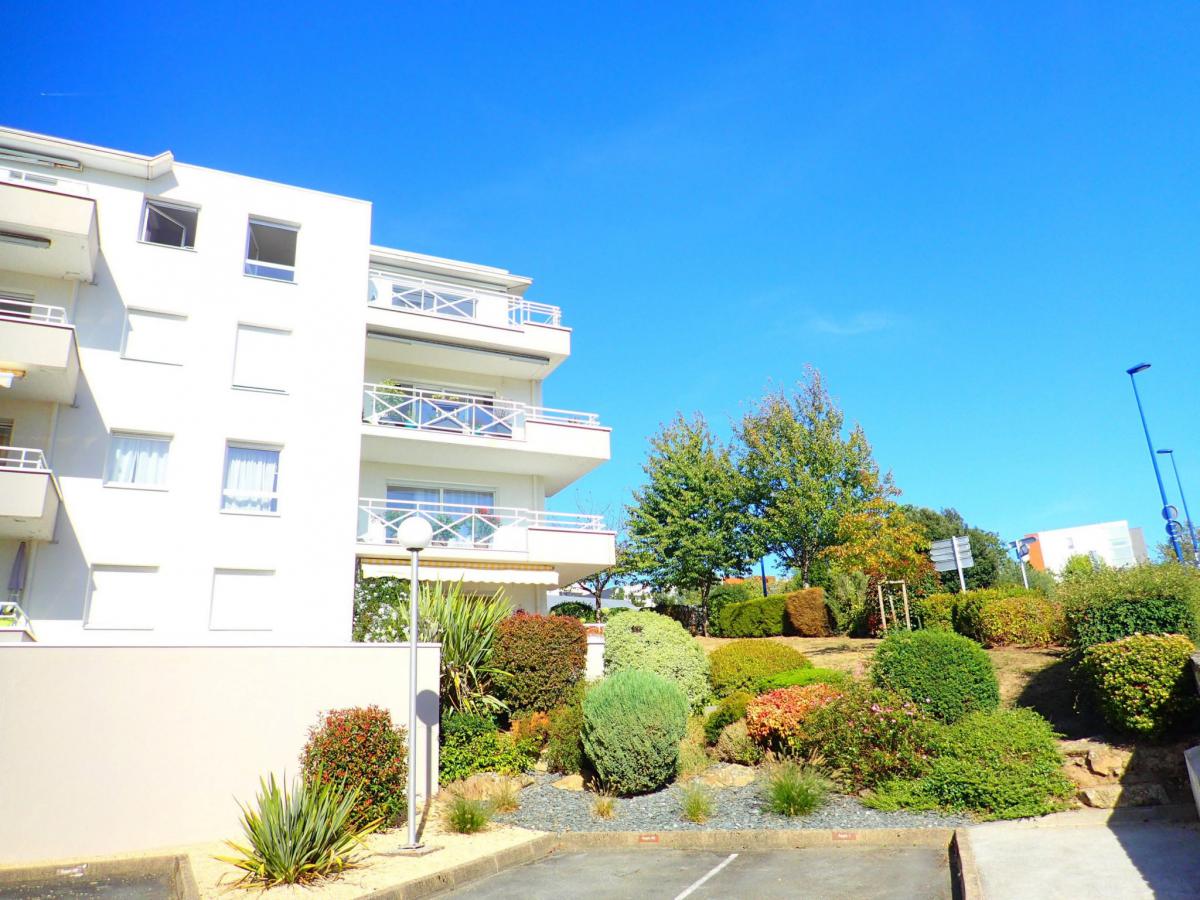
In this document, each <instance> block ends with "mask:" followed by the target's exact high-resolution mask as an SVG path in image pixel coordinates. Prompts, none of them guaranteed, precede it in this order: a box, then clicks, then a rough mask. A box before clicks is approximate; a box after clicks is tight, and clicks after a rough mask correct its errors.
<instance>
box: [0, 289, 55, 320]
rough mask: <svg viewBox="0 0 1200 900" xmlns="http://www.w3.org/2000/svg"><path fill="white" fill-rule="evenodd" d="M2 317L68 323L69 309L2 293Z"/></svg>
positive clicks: (0, 309)
mask: <svg viewBox="0 0 1200 900" xmlns="http://www.w3.org/2000/svg"><path fill="white" fill-rule="evenodd" d="M0 319H9V320H14V321H21V322H43V323H46V324H49V325H66V324H67V311H66V310H65V309H63V308H62V307H61V306H48V305H46V304H45V303H34V302H33V301H31V300H22V299H20V298H18V297H6V296H5V295H3V294H0Z"/></svg>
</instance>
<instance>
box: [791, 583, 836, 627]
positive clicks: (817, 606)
mask: <svg viewBox="0 0 1200 900" xmlns="http://www.w3.org/2000/svg"><path fill="white" fill-rule="evenodd" d="M783 603H784V609H785V610H786V612H787V621H788V625H790V626H791V631H790V633H792V634H798V635H800V636H801V637H825V636H826V635H828V634H830V633H832V631H833V623H832V622H831V621H830V618H829V606H828V605H827V604H826V603H825V591H823V590H822V589H821V588H819V587H812V588H804V589H803V590H799V591H793V592H792V593H790V594H785V595H784V598H783Z"/></svg>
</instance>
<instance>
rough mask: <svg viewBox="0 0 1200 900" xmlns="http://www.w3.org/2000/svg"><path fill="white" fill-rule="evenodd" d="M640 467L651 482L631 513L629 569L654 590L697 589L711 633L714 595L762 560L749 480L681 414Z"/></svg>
mask: <svg viewBox="0 0 1200 900" xmlns="http://www.w3.org/2000/svg"><path fill="white" fill-rule="evenodd" d="M642 468H643V471H645V473H646V478H647V481H646V484H644V485H643V486H642V487H641V488H639V489H638V490H637V491H635V492H634V495H633V503H632V504H631V505H630V507H629V509H628V528H629V551H630V561H629V568H630V570H633V571H637V572H638V573H639V574H640V575H641V576H642V577H643V578H644V579H645V580H647V581H648V582H650V584H651V585H652V586H653V587H654V588H655V589H656V590H667V589H671V588H673V589H674V590H675V591H677V592H679V593H680V594H685V593H687V592H690V591H694V592H695V593H696V595H697V596H698V597H699V601H700V602H699V605H700V623H701V629H702V631H703V632H704V634H708V612H709V610H708V597H709V593H710V592H711V591H712V589H713V587H714V586H716V585H718V584H720V583H721V581H722V579H724V578H725V577H727V576H731V575H741V574H743V573H744V572H745V571H746V570H747V569H748V568H749V566H750V562H751V561H752V560H753V559H755V558H756V557H757V552H756V551H757V548H756V547H755V544H754V538H753V534H752V529H751V523H750V520H749V516H748V515H747V512H746V506H745V484H744V481H743V479H742V478H741V476H740V475H739V473H738V470H737V467H736V466H735V465H734V463H733V458H732V456H731V454H730V451H729V448H728V447H725V446H723V445H721V444H720V443H718V441H717V440H716V438H714V437H713V435H712V433H711V432H710V431H709V428H708V424H707V423H706V422H705V421H704V418H703V417H702V416H699V415H697V416H696V417H695V418H694V419H691V420H689V419H685V418H684V417H683V415H678V416H676V418H675V421H673V422H672V423H671V424H670V425H669V426H667V427H666V428H665V429H663V431H662V432H661V433H659V434H657V435H655V436H654V437H653V438H651V440H650V455H649V458H648V459H647V460H646V463H645V465H644V466H643V467H642Z"/></svg>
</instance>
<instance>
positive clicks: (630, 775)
mask: <svg viewBox="0 0 1200 900" xmlns="http://www.w3.org/2000/svg"><path fill="white" fill-rule="evenodd" d="M687 712H688V706H687V698H686V697H685V696H684V693H683V691H682V690H681V689H680V688H679V687H678V685H676V684H674V683H672V682H670V681H668V680H667V679H666V678H663V677H662V676H661V675H656V674H654V673H653V672H644V671H639V670H636V669H633V670H625V671H620V672H616V673H614V674H613V675H609V676H608V677H607V678H605V679H604V680H602V681H601V682H600V683H599V684H597V685H596V686H595V687H593V688H592V689H591V690H589V691H588V693H587V696H586V697H585V698H584V700H583V734H582V738H583V749H584V753H585V755H586V757H587V759H588V761H589V762H590V763H591V765H592V768H593V769H594V770H595V772H596V775H597V777H598V778H599V780H600V784H601V785H602V786H603V787H605V788H607V789H608V790H611V791H613V792H614V793H617V794H622V795H626V794H639V793H646V792H648V791H653V790H656V789H658V788H660V787H662V786H663V785H664V784H666V783H667V782H669V781H670V780H671V779H672V778H673V777H674V776H675V772H676V768H677V766H678V764H679V742H680V741H681V740H682V739H683V736H684V732H685V731H686V728H687Z"/></svg>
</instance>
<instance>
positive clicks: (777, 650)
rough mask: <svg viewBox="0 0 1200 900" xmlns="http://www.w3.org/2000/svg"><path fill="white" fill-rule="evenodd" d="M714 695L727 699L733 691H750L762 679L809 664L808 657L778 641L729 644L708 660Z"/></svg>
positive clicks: (750, 641) (748, 640) (741, 641)
mask: <svg viewBox="0 0 1200 900" xmlns="http://www.w3.org/2000/svg"><path fill="white" fill-rule="evenodd" d="M708 664H709V666H710V667H711V674H710V678H711V679H712V686H713V693H715V694H716V695H717V696H718V697H728V696H729V695H730V694H732V693H734V692H735V691H753V690H755V689H756V688H757V686H758V682H759V681H760V680H762V679H763V678H769V677H770V676H772V675H778V674H779V673H780V672H787V671H790V670H792V669H804V668H807V667H809V666H811V665H812V663H811V662H809V661H808V657H807V656H805V655H804V654H803V653H801V652H800V651H799V650H793V649H792V648H791V647H789V646H788V645H787V644H783V643H780V642H779V641H763V640H754V639H746V640H740V641H730V642H729V643H728V644H726V645H725V646H724V647H721V648H720V649H719V650H714V651H713V653H712V655H711V656H710V657H709V658H708Z"/></svg>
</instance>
